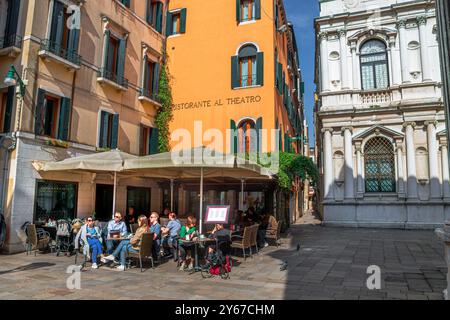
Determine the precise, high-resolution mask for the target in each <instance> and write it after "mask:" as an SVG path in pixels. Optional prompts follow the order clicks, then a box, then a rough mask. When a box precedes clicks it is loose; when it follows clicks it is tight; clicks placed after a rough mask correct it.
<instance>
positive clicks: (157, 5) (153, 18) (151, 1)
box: [146, 0, 163, 33]
mask: <svg viewBox="0 0 450 320" xmlns="http://www.w3.org/2000/svg"><path fill="white" fill-rule="evenodd" d="M146 1H147V13H146V20H147V23H148V24H149V25H151V26H152V27H153V28H155V29H156V31H158V32H159V33H161V32H162V21H163V3H162V2H161V1H158V0H146Z"/></svg>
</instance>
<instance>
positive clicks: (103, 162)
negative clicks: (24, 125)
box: [32, 149, 138, 217]
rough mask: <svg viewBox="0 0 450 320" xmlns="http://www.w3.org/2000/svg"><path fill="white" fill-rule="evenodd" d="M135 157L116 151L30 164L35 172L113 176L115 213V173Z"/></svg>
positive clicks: (119, 171)
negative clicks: (125, 162) (105, 174)
mask: <svg viewBox="0 0 450 320" xmlns="http://www.w3.org/2000/svg"><path fill="white" fill-rule="evenodd" d="M136 158H138V157H137V156H134V155H131V154H128V153H126V152H122V151H120V150H118V149H115V150H111V151H105V152H99V153H93V154H88V155H83V156H79V157H73V158H67V159H64V160H61V161H38V160H35V161H33V162H32V165H33V167H34V168H35V169H36V170H37V171H44V172H49V171H75V172H92V173H99V172H109V173H112V174H113V175H114V191H113V212H112V215H113V217H114V213H115V211H116V193H117V173H121V172H123V170H124V161H125V160H131V159H136Z"/></svg>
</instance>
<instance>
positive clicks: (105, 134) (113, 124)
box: [98, 110, 119, 149]
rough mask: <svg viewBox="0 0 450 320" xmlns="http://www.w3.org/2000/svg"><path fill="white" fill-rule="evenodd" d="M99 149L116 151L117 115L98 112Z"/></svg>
mask: <svg viewBox="0 0 450 320" xmlns="http://www.w3.org/2000/svg"><path fill="white" fill-rule="evenodd" d="M99 135H100V136H99V143H98V144H99V147H100V148H109V149H116V148H117V143H118V135H119V115H118V114H112V113H109V112H107V111H103V110H102V111H101V112H100V130H99Z"/></svg>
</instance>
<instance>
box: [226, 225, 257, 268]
mask: <svg viewBox="0 0 450 320" xmlns="http://www.w3.org/2000/svg"><path fill="white" fill-rule="evenodd" d="M251 228H252V227H245V228H244V233H243V235H242V236H237V235H235V236H232V239H231V240H232V242H231V248H233V249H242V253H243V254H244V260H246V258H247V257H246V255H245V249H247V248H248V249H249V250H250V256H251V255H252V246H251V245H250V243H251V241H250V239H251V236H252V233H253V231H252V229H251ZM233 239H236V240H233Z"/></svg>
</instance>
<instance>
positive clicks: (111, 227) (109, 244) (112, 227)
mask: <svg viewBox="0 0 450 320" xmlns="http://www.w3.org/2000/svg"><path fill="white" fill-rule="evenodd" d="M111 231H119V232H120V235H121V236H124V235H126V234H127V233H128V231H127V226H126V224H125V222H123V221H122V214H121V213H120V212H116V213H115V214H114V220H111V221H110V222H108V228H107V232H108V234H107V235H106V237H107V238H109V234H110V233H111ZM119 243H120V241H118V240H107V241H106V252H107V253H108V254H111V253H112V252H113V251H114V249H115V247H117V245H118V244H119Z"/></svg>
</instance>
